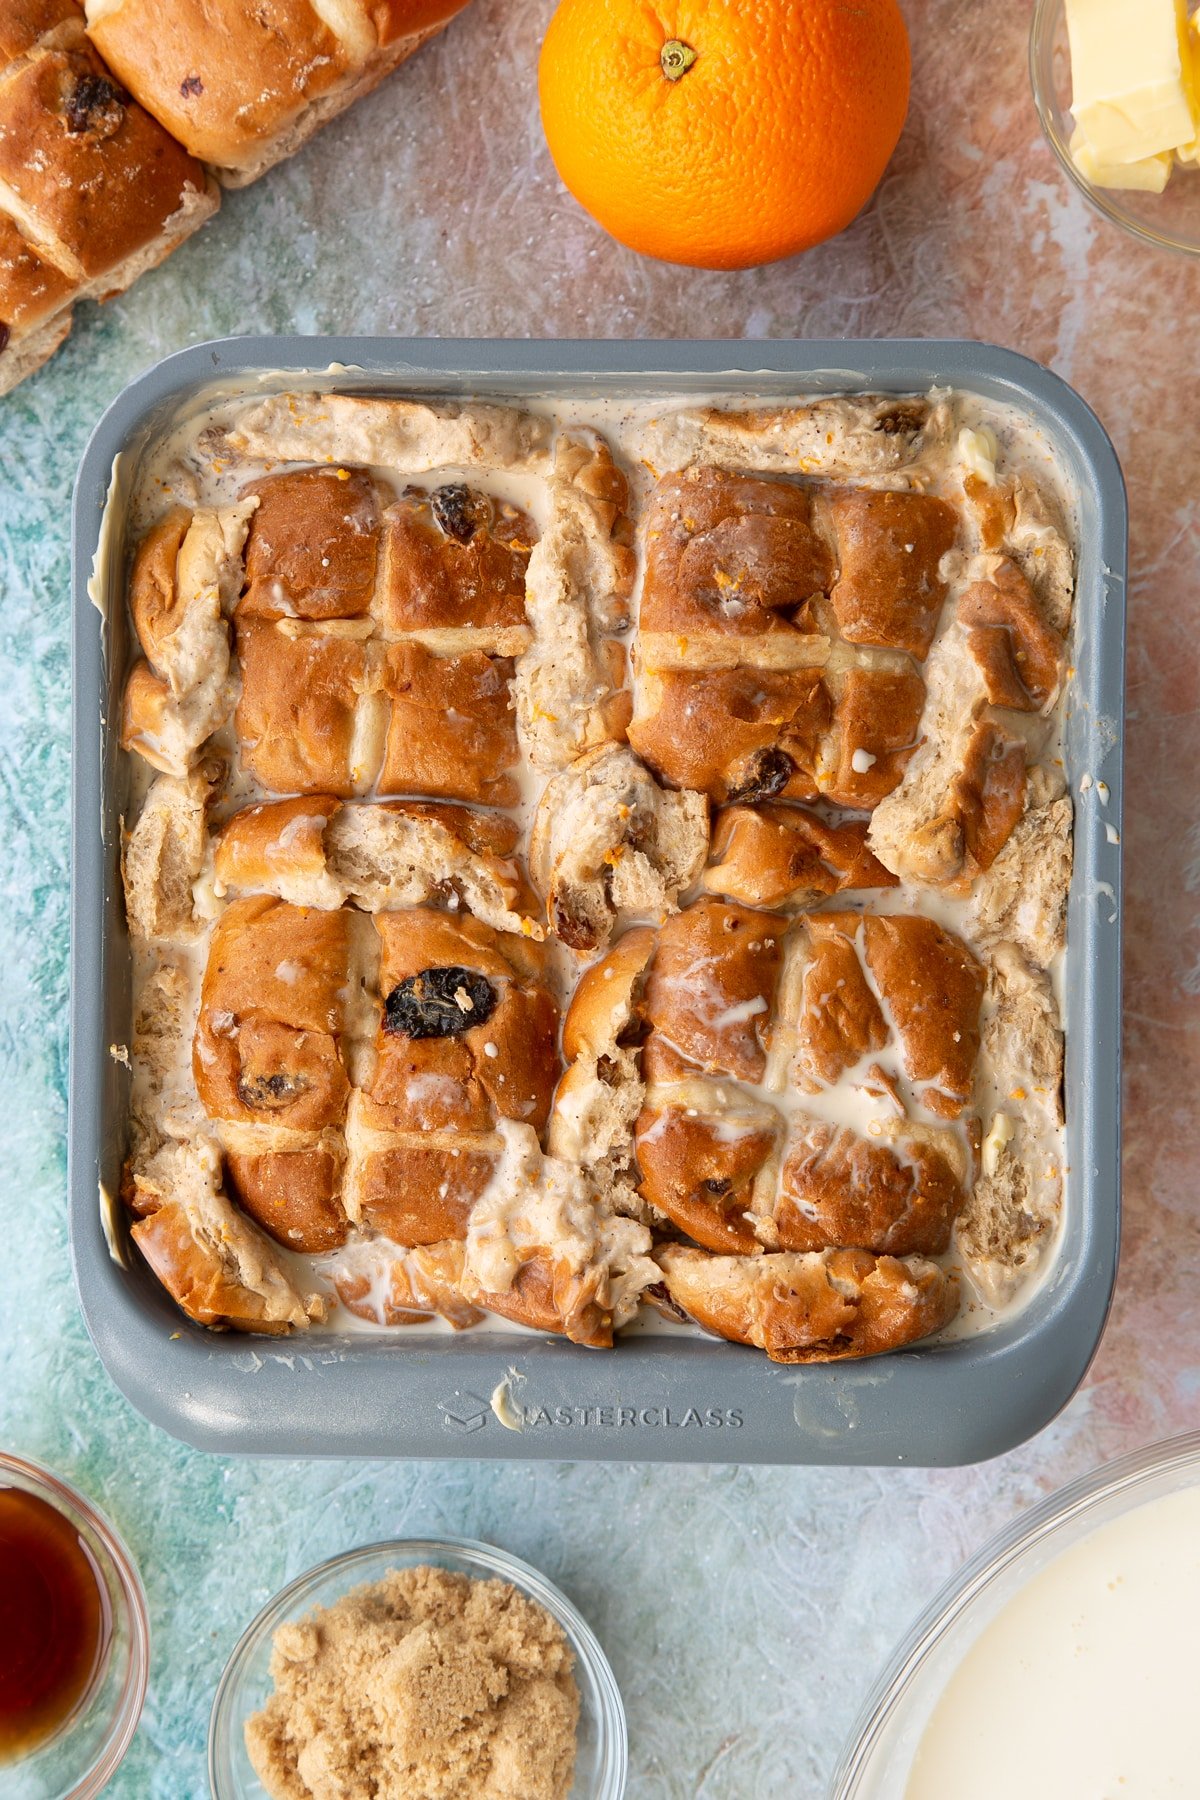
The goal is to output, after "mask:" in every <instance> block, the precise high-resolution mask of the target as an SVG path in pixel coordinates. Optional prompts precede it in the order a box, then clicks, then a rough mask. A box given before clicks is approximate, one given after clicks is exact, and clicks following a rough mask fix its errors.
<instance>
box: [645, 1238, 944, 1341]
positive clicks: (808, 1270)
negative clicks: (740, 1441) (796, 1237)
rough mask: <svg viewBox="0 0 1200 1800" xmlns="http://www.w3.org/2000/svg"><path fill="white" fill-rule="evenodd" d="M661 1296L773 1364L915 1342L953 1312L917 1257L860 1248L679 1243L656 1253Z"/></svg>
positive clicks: (939, 1276)
mask: <svg viewBox="0 0 1200 1800" xmlns="http://www.w3.org/2000/svg"><path fill="white" fill-rule="evenodd" d="M657 1255H658V1261H659V1264H660V1266H661V1268H662V1272H663V1280H664V1282H665V1284H666V1287H667V1291H668V1294H669V1295H670V1297H671V1299H672V1300H673V1301H674V1302H675V1304H676V1305H677V1306H680V1307H682V1308H683V1310H684V1311H685V1312H686V1313H687V1314H688V1316H689V1317H690V1318H693V1319H695V1321H696V1322H697V1324H700V1325H703V1326H704V1327H705V1328H706V1330H708V1331H712V1332H715V1333H716V1335H717V1336H718V1337H723V1338H727V1339H730V1340H731V1341H732V1342H734V1343H738V1344H753V1345H755V1346H756V1347H757V1348H758V1349H760V1350H765V1351H766V1353H767V1355H768V1356H769V1357H770V1358H771V1361H772V1362H780V1363H808V1362H841V1361H845V1360H848V1359H850V1358H854V1357H862V1356H877V1355H880V1354H881V1353H882V1352H884V1351H888V1350H899V1349H902V1348H903V1347H904V1346H905V1345H907V1344H912V1343H916V1342H918V1341H919V1340H920V1339H921V1338H925V1337H928V1336H929V1335H930V1334H931V1333H932V1332H935V1331H938V1330H940V1329H941V1328H942V1326H944V1325H947V1324H949V1322H950V1320H951V1319H952V1318H953V1317H954V1315H955V1313H956V1312H957V1311H958V1302H959V1292H958V1285H957V1283H956V1282H955V1280H954V1278H953V1277H952V1276H950V1275H947V1274H946V1273H945V1271H944V1270H942V1269H941V1268H939V1267H938V1265H937V1264H936V1263H934V1262H928V1261H926V1260H925V1259H923V1258H921V1257H909V1258H906V1259H904V1260H900V1259H897V1258H895V1257H891V1256H881V1257H876V1256H872V1255H870V1254H869V1253H868V1252H865V1251H861V1250H823V1251H819V1252H815V1253H813V1254H811V1255H795V1254H786V1253H785V1254H779V1255H767V1256H758V1257H732V1256H710V1255H708V1254H707V1253H706V1252H705V1251H703V1250H695V1249H691V1248H689V1247H687V1246H685V1245H668V1246H666V1247H664V1248H662V1249H660V1250H659V1251H658V1253H657Z"/></svg>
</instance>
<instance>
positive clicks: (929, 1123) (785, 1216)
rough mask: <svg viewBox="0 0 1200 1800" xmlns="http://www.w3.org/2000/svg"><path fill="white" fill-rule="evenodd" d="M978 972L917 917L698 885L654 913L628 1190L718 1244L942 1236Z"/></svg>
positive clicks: (748, 1249) (799, 1244) (890, 1243)
mask: <svg viewBox="0 0 1200 1800" xmlns="http://www.w3.org/2000/svg"><path fill="white" fill-rule="evenodd" d="M619 948H620V946H618V949H619ZM983 985H984V972H983V970H982V968H981V966H980V965H979V963H978V962H977V961H976V959H975V957H974V956H973V955H972V954H971V952H970V951H969V950H968V949H967V947H966V946H965V945H964V944H963V943H962V942H961V941H960V940H959V939H957V938H955V937H954V936H952V934H951V933H949V932H946V931H944V930H943V929H942V927H940V926H939V925H937V924H936V923H935V922H934V921H933V920H931V919H926V918H922V917H920V916H917V915H911V914H898V915H895V916H881V915H873V914H870V913H867V914H860V913H812V914H805V915H802V916H801V917H799V918H798V919H796V920H794V921H789V920H787V919H785V918H783V917H780V916H779V915H776V914H771V913H764V912H752V911H749V910H747V909H745V908H742V907H738V906H735V905H732V904H722V903H721V902H718V901H715V900H701V901H697V902H696V903H695V904H694V905H692V906H690V907H688V908H687V909H686V910H685V911H684V912H682V913H680V914H677V915H676V916H675V917H674V918H671V919H668V920H667V922H666V924H665V925H664V926H663V927H662V930H661V931H660V933H659V937H658V944H657V948H656V950H655V952H654V956H653V960H652V962H651V963H650V965H649V972H648V974H647V975H646V977H645V981H644V987H643V989H642V993H641V999H640V1002H639V1015H640V1019H641V1022H642V1027H643V1034H644V1040H645V1041H644V1044H643V1047H642V1051H641V1072H642V1077H643V1081H644V1089H643V1103H642V1108H641V1112H640V1114H639V1116H638V1118H637V1120H636V1125H635V1153H636V1159H637V1166H638V1169H639V1171H640V1175H641V1184H640V1191H641V1193H642V1195H643V1197H644V1199H645V1200H647V1201H648V1202H649V1203H650V1204H651V1205H652V1206H654V1207H656V1208H657V1209H658V1210H659V1211H661V1212H663V1213H665V1214H666V1215H667V1217H668V1218H670V1219H671V1220H673V1222H674V1223H675V1224H676V1225H677V1226H679V1227H680V1229H681V1230H683V1231H686V1232H687V1233H688V1234H689V1236H691V1237H692V1238H694V1239H695V1240H696V1242H697V1243H700V1244H702V1245H704V1246H705V1247H706V1248H708V1249H711V1250H715V1251H721V1252H727V1253H736V1254H739V1255H750V1254H753V1253H754V1252H756V1251H758V1250H761V1249H762V1248H763V1247H764V1246H765V1247H766V1248H768V1249H770V1250H797V1251H801V1250H802V1251H809V1250H816V1249H822V1248H825V1247H827V1246H832V1247H840V1246H846V1245H850V1246H853V1247H857V1248H860V1249H864V1250H870V1251H873V1252H876V1253H889V1254H909V1253H914V1252H920V1253H925V1254H939V1253H941V1252H942V1251H944V1250H945V1249H946V1248H947V1245H948V1243H949V1239H950V1231H951V1227H952V1225H953V1222H954V1219H955V1217H956V1216H957V1214H958V1212H959V1210H960V1209H961V1207H962V1205H963V1201H964V1197H965V1192H966V1184H967V1180H968V1176H969V1173H970V1170H971V1163H972V1142H973V1140H972V1137H971V1132H970V1129H969V1128H968V1127H967V1126H964V1125H960V1124H958V1123H957V1122H958V1121H959V1120H960V1118H961V1116H962V1114H963V1113H964V1110H965V1108H966V1106H967V1104H968V1102H969V1100H970V1098H971V1096H972V1093H973V1086H974V1078H975V1064H976V1060H977V1057H978V1052H979V1044H980V1010H981V1003H982V997H983ZM580 1066H581V1068H582V1062H581V1065H580ZM584 1079H585V1077H584V1075H583V1073H582V1072H581V1073H579V1074H576V1073H575V1069H574V1068H573V1069H572V1070H571V1071H569V1073H568V1077H567V1080H566V1084H565V1085H566V1086H567V1089H568V1092H569V1091H571V1089H572V1088H573V1087H574V1085H575V1084H576V1083H580V1084H582V1082H583V1081H584ZM835 1091H836V1093H837V1096H838V1098H837V1103H836V1106H837V1110H835V1112H834V1113H833V1118H832V1121H827V1120H826V1119H825V1118H824V1117H823V1108H824V1107H826V1106H827V1105H828V1104H829V1103H830V1102H829V1100H828V1099H827V1096H832V1094H833V1093H834V1092H835ZM847 1111H848V1112H849V1113H850V1116H851V1117H852V1118H855V1117H856V1118H857V1119H858V1121H859V1122H858V1125H857V1126H851V1125H837V1124H836V1120H837V1118H838V1117H839V1116H844V1115H845V1113H846V1112H847Z"/></svg>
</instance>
